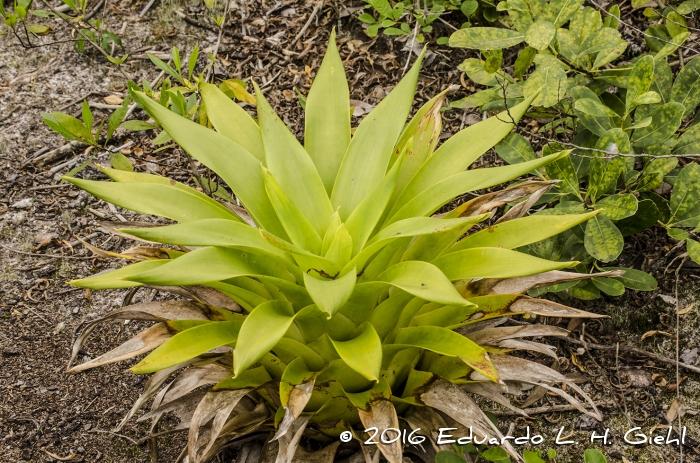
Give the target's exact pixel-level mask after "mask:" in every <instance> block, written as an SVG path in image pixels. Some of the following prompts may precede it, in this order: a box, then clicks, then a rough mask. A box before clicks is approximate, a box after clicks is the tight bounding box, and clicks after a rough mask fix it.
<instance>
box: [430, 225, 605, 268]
mask: <svg viewBox="0 0 700 463" xmlns="http://www.w3.org/2000/svg"><path fill="white" fill-rule="evenodd" d="M591 220H592V219H591ZM589 223H590V221H589ZM433 264H435V266H436V267H437V268H439V269H440V270H442V272H443V273H444V274H445V275H446V276H447V278H449V279H450V280H451V281H457V280H469V279H472V278H516V277H523V276H528V275H535V274H538V273H543V272H549V271H551V270H560V269H564V268H570V267H573V266H575V265H576V264H577V262H554V261H550V260H545V259H540V258H539V257H534V256H531V255H529V254H524V253H522V252H517V251H511V250H508V249H500V248H471V249H463V250H460V251H456V252H451V253H449V254H445V255H443V256H440V257H438V258H437V259H435V260H434V261H433Z"/></svg>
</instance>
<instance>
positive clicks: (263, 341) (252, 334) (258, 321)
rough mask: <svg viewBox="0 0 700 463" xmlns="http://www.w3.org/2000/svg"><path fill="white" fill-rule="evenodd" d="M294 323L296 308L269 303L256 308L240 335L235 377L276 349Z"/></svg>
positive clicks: (234, 368)
mask: <svg viewBox="0 0 700 463" xmlns="http://www.w3.org/2000/svg"><path fill="white" fill-rule="evenodd" d="M293 321H294V310H292V305H291V304H290V303H289V302H285V301H269V302H265V303H264V304H261V305H259V306H258V307H256V308H255V309H254V310H253V311H252V312H251V313H250V314H249V315H248V316H247V317H246V319H245V321H244V322H243V325H242V326H241V328H240V332H239V333H238V340H237V341H236V348H235V349H234V355H233V374H234V376H238V375H239V374H241V373H242V372H243V371H244V370H246V369H247V368H248V367H250V366H252V365H253V364H255V363H256V362H257V361H258V360H260V359H261V358H262V357H263V356H264V355H265V354H267V353H268V352H270V350H271V349H272V348H273V347H275V345H276V344H277V343H278V342H279V340H280V339H282V337H283V336H284V334H285V333H286V332H287V330H288V329H289V327H290V326H291V325H292V322H293Z"/></svg>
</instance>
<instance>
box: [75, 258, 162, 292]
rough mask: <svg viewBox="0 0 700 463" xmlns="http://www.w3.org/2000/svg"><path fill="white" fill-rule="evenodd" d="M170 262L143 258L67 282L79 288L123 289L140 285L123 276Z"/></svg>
mask: <svg viewBox="0 0 700 463" xmlns="http://www.w3.org/2000/svg"><path fill="white" fill-rule="evenodd" d="M168 262H170V260H169V259H162V260H145V261H143V262H138V263H136V264H131V265H127V266H125V267H122V268H120V269H117V270H111V271H108V272H104V273H98V274H97V275H93V276H90V277H87V278H81V279H80V280H71V281H69V282H68V283H69V284H71V285H73V286H77V287H79V288H88V289H124V288H133V287H135V286H142V285H141V283H137V282H135V281H127V280H124V278H127V277H130V276H133V275H137V274H139V273H143V272H146V271H148V270H154V269H157V268H160V267H162V266H163V265H164V264H166V263H168Z"/></svg>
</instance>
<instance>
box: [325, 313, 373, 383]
mask: <svg viewBox="0 0 700 463" xmlns="http://www.w3.org/2000/svg"><path fill="white" fill-rule="evenodd" d="M361 329H362V331H361V332H360V334H359V335H358V336H357V337H355V338H353V339H349V340H345V341H335V340H331V342H332V343H333V347H335V350H336V351H337V352H338V355H340V358H341V359H343V361H344V362H345V363H347V364H348V366H349V367H350V368H352V369H353V370H355V371H356V372H358V373H359V374H361V375H362V376H364V377H365V378H367V379H368V380H370V381H378V380H379V370H380V369H381V366H382V341H381V340H380V339H379V335H377V332H376V331H375V330H374V327H373V326H372V325H371V324H369V323H365V324H364V325H363V326H362V327H361Z"/></svg>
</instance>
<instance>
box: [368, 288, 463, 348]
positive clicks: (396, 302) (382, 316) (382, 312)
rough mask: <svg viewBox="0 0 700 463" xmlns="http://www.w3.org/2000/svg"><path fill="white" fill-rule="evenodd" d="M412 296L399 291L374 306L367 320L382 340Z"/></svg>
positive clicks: (392, 327)
mask: <svg viewBox="0 0 700 463" xmlns="http://www.w3.org/2000/svg"><path fill="white" fill-rule="evenodd" d="M414 298H415V297H414V296H413V294H409V293H406V292H403V291H399V292H398V294H394V295H393V296H390V297H389V298H387V299H386V300H385V301H383V302H382V303H381V304H379V305H378V306H377V307H375V308H374V310H373V311H372V314H371V315H370V316H369V318H368V319H367V321H368V322H369V323H371V324H372V326H374V329H376V330H377V334H378V335H379V337H380V338H381V339H382V341H383V340H384V338H385V337H386V335H387V334H389V332H390V331H391V330H393V329H394V328H396V325H397V323H398V321H399V317H400V316H401V311H402V309H403V308H404V307H405V306H406V304H408V302H410V301H411V299H414ZM465 307H466V306H465Z"/></svg>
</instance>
